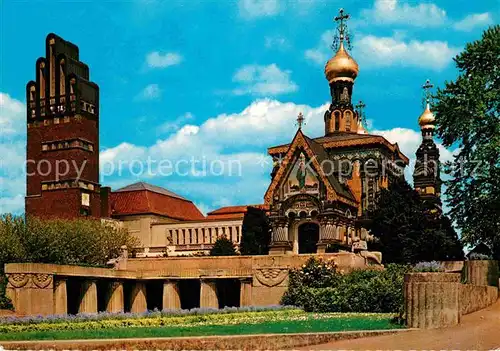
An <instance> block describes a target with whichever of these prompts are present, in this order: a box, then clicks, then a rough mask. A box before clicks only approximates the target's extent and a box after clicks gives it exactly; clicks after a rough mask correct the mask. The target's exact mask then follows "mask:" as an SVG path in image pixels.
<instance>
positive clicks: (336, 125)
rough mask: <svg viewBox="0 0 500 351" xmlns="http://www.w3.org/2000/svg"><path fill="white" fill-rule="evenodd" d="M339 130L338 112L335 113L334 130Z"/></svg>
mask: <svg viewBox="0 0 500 351" xmlns="http://www.w3.org/2000/svg"><path fill="white" fill-rule="evenodd" d="M339 129H340V112H339V111H335V130H336V131H338V130H339Z"/></svg>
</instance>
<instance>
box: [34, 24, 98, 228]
mask: <svg viewBox="0 0 500 351" xmlns="http://www.w3.org/2000/svg"><path fill="white" fill-rule="evenodd" d="M45 48H46V55H45V57H40V58H39V59H38V60H37V61H36V81H30V82H28V84H27V85H26V95H27V96H26V101H27V116H26V117H27V147H26V160H27V167H26V171H27V176H26V214H27V215H32V216H38V217H45V218H48V217H59V218H76V217H80V216H91V217H100V185H99V87H98V86H97V84H95V83H92V82H91V81H90V79H89V68H88V66H87V65H86V64H85V63H83V62H81V61H80V60H79V52H78V51H79V50H78V47H77V46H76V45H74V44H72V43H70V42H67V41H65V40H63V39H62V38H60V37H58V36H57V35H55V34H52V33H51V34H49V35H48V36H47V38H46V42H45Z"/></svg>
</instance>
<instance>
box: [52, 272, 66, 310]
mask: <svg viewBox="0 0 500 351" xmlns="http://www.w3.org/2000/svg"><path fill="white" fill-rule="evenodd" d="M54 314H68V292H67V289H66V278H57V279H56V280H55V282H54Z"/></svg>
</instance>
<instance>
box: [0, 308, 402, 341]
mask: <svg viewBox="0 0 500 351" xmlns="http://www.w3.org/2000/svg"><path fill="white" fill-rule="evenodd" d="M316 317H317V315H315V314H307V315H305V316H303V318H301V319H298V320H293V319H292V320H279V321H264V322H258V323H241V324H225V325H193V326H173V325H169V326H163V327H157V326H155V327H147V326H144V327H121V328H107V329H91V330H84V329H80V330H78V329H77V330H45V331H22V332H10V333H0V340H3V341H6V340H69V339H115V338H154V337H179V336H208V335H238V334H270V333H310V332H335V331H350V330H376V329H395V328H402V327H401V326H400V325H397V324H393V323H391V321H390V317H389V316H387V315H384V316H380V315H366V314H360V315H359V316H356V315H354V314H349V315H348V316H346V317H339V316H338V315H336V316H333V315H332V317H331V318H328V317H326V318H325V316H323V317H322V318H316Z"/></svg>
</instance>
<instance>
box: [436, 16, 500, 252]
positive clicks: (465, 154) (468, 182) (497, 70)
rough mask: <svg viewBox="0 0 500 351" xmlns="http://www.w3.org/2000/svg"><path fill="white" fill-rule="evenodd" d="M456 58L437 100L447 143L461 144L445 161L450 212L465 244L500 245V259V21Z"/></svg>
mask: <svg viewBox="0 0 500 351" xmlns="http://www.w3.org/2000/svg"><path fill="white" fill-rule="evenodd" d="M454 60H455V63H456V66H457V68H458V70H459V75H458V77H457V79H456V80H455V81H451V82H446V84H445V87H444V88H443V89H438V91H437V94H436V103H435V105H434V112H435V114H436V121H437V126H438V129H437V132H438V135H439V137H440V138H441V139H442V140H443V145H444V146H446V147H450V146H458V147H459V148H458V153H457V154H456V155H455V157H454V160H453V161H452V162H449V163H448V164H447V165H446V167H445V172H446V173H448V174H450V176H451V179H450V180H449V181H447V182H446V192H445V194H446V197H447V203H448V205H449V206H450V216H451V219H452V220H453V221H454V222H455V223H456V224H457V226H458V228H460V229H461V233H462V240H463V242H464V243H465V244H468V245H471V246H475V245H477V244H478V243H481V242H484V243H486V244H487V245H488V246H490V247H493V248H498V249H497V250H499V252H498V253H497V255H499V257H498V258H499V259H500V220H499V217H500V182H499V181H498V180H499V179H500V117H499V116H500V115H499V104H500V26H499V25H495V26H492V27H490V28H489V29H487V30H486V31H485V32H484V33H483V35H482V38H481V39H480V40H477V41H475V42H472V43H469V44H467V45H466V47H465V50H464V51H463V52H462V53H460V54H459V55H458V56H457V57H455V59H454Z"/></svg>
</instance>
